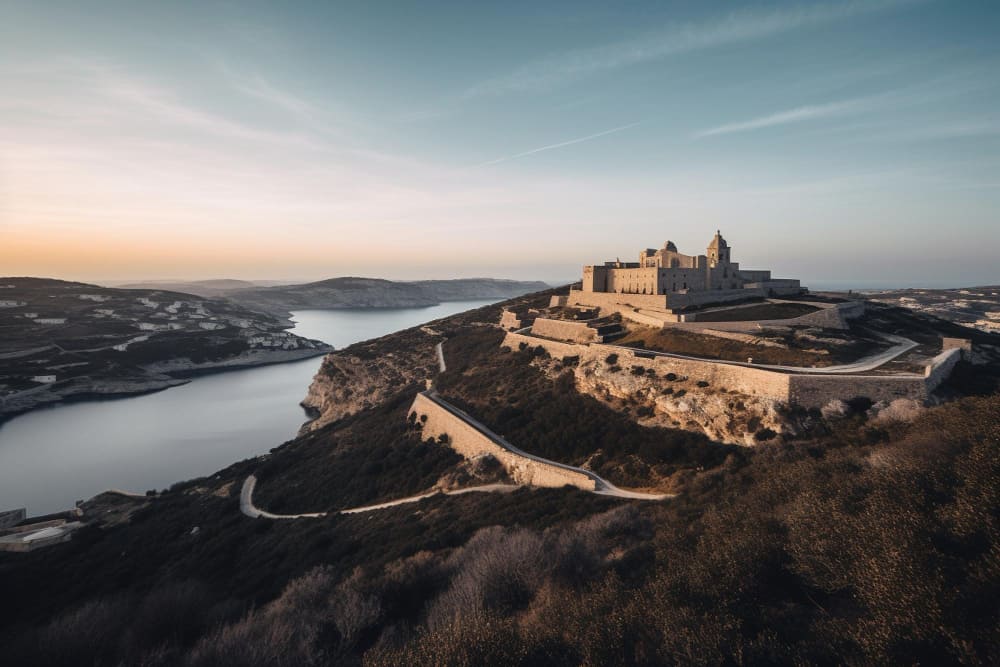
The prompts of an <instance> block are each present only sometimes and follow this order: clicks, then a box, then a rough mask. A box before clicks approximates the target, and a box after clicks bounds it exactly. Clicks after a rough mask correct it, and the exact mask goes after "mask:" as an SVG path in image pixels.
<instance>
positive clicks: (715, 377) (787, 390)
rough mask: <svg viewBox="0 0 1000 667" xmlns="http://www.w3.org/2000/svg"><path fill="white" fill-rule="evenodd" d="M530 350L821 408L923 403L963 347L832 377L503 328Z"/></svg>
mask: <svg viewBox="0 0 1000 667" xmlns="http://www.w3.org/2000/svg"><path fill="white" fill-rule="evenodd" d="M522 343H523V344H525V345H527V346H528V347H530V348H534V347H538V346H541V347H543V348H544V349H545V350H546V351H548V353H549V354H550V355H552V356H553V357H554V358H556V359H562V358H564V357H580V360H581V361H585V360H595V361H598V362H604V361H605V360H606V359H607V356H608V355H609V354H616V355H618V362H617V363H618V365H619V366H621V367H622V369H624V370H623V372H627V370H628V369H629V368H630V367H631V366H642V367H643V368H653V369H654V370H655V371H656V372H657V374H659V375H665V374H667V373H674V374H676V375H678V376H684V377H687V378H689V379H691V380H694V381H696V382H697V381H704V382H708V383H709V386H712V387H714V388H716V389H719V388H724V389H726V390H728V391H738V392H741V393H743V394H747V395H750V396H760V397H764V398H770V399H773V400H776V401H780V402H782V403H794V404H796V405H799V406H802V407H804V408H821V407H823V406H824V405H826V404H827V403H829V402H830V401H833V400H846V399H851V398H855V397H858V396H864V397H867V398H869V399H871V400H872V401H875V402H878V401H890V402H891V401H893V400H895V399H897V398H912V399H914V400H917V401H926V400H927V398H928V396H929V395H930V394H931V392H933V391H934V390H935V389H936V388H937V387H938V386H939V385H940V384H941V383H942V382H944V380H945V379H947V377H948V376H949V375H950V374H951V371H952V369H954V367H955V364H956V363H958V360H959V359H960V358H961V354H962V350H961V349H959V348H952V349H948V350H945V351H944V352H942V353H941V354H939V355H938V356H936V357H934V359H933V360H931V362H930V364H928V365H927V366H926V367H925V369H924V374H923V375H922V376H921V375H837V374H829V375H823V374H810V373H782V372H778V371H772V370H767V369H764V368H754V367H753V366H743V365H739V364H723V363H719V362H716V361H710V360H694V359H678V358H675V357H665V356H658V355H651V356H646V355H644V354H643V352H642V351H641V350H638V351H637V350H634V349H629V348H623V347H618V346H615V345H603V344H592V345H582V344H576V343H560V342H556V341H550V340H544V339H541V338H535V337H533V336H529V335H525V334H521V333H513V332H508V333H507V335H506V336H505V337H504V340H503V343H502V345H503V346H504V347H509V348H510V349H511V350H518V349H520V346H521V344H522Z"/></svg>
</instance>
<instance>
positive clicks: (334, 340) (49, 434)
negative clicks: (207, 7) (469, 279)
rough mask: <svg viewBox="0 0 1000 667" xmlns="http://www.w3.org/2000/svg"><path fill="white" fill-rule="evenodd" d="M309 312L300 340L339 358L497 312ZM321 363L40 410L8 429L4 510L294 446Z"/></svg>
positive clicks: (164, 482)
mask: <svg viewBox="0 0 1000 667" xmlns="http://www.w3.org/2000/svg"><path fill="white" fill-rule="evenodd" d="M492 302H493V301H492V300H487V301H452V302H448V303H443V304H441V305H438V306H432V307H430V308H401V309H392V310H305V311H299V312H296V313H295V315H294V319H295V321H296V326H295V328H294V329H293V331H294V332H295V333H297V334H300V335H302V336H305V337H307V338H316V339H319V340H322V341H325V342H327V343H330V344H331V345H333V346H334V347H336V348H342V347H346V346H347V345H350V344H351V343H356V342H357V341H360V340H367V339H369V338H376V337H378V336H382V335H385V334H387V333H391V332H393V331H399V330H400V329H406V328H408V327H412V326H414V325H416V324H420V323H422V322H428V321H430V320H434V319H437V318H439V317H445V316H447V315H451V314H454V313H459V312H462V311H464V310H469V309H472V308H477V307H479V306H482V305H485V304H488V303H492ZM321 359H322V357H315V358H313V359H305V360H302V361H294V362H291V363H287V364H277V365H274V366H263V367H260V368H251V369H247V370H239V371H227V372H224V373H218V374H215V375H207V376H203V377H199V378H196V379H195V380H193V381H192V382H191V383H189V384H186V385H183V386H180V387H174V388H172V389H167V390H166V391H161V392H158V393H155V394H147V395H145V396H135V397H132V398H121V399H114V400H101V401H86V402H81V403H71V404H68V405H59V406H56V407H53V408H46V409H42V410H36V411H34V412H30V413H28V414H25V415H21V416H19V417H15V418H14V419H12V420H10V421H9V422H7V423H6V424H4V425H2V426H0V510H3V509H12V508H15V507H27V508H28V514H29V515H37V514H45V513H48V512H55V511H59V510H63V509H69V508H71V507H73V505H74V503H75V502H76V501H77V500H78V499H81V498H89V497H91V496H93V495H95V494H97V493H99V492H101V491H103V490H104V489H107V488H120V489H127V490H131V491H140V492H141V491H145V490H147V489H162V488H166V487H168V486H170V485H171V484H172V483H174V482H176V481H179V480H184V479H190V478H192V477H200V476H203V475H208V474H210V473H213V472H215V471H216V470H219V469H221V468H224V467H225V466H227V465H229V464H230V463H233V462H235V461H239V460H241V459H245V458H248V457H251V456H256V455H258V454H263V453H265V452H267V451H268V450H270V449H271V448H272V447H275V446H277V445H279V444H281V443H282V442H284V441H286V440H288V439H290V438H292V437H294V436H295V433H296V431H297V430H298V428H299V426H301V424H302V422H303V421H305V419H306V415H305V413H304V412H303V410H302V408H301V407H299V401H301V400H302V399H303V398H304V397H305V395H306V390H307V389H308V388H309V382H310V381H311V380H312V376H313V375H314V374H315V373H316V370H317V369H318V368H319V365H320V361H321Z"/></svg>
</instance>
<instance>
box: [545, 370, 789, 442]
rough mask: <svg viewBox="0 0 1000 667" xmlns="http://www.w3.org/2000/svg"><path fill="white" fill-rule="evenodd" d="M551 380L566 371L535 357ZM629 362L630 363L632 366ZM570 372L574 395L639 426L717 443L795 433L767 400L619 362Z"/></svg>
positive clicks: (780, 407)
mask: <svg viewBox="0 0 1000 667" xmlns="http://www.w3.org/2000/svg"><path fill="white" fill-rule="evenodd" d="M533 363H535V364H537V365H538V366H539V367H540V368H542V369H543V370H544V371H545V372H546V374H547V375H549V376H550V377H552V378H553V379H555V378H556V377H558V376H559V375H560V374H561V373H563V372H565V370H566V369H567V366H566V365H565V364H564V363H563V362H562V361H559V360H555V359H552V358H543V357H538V358H536V359H535V361H534V362H533ZM630 363H632V362H630ZM570 367H571V368H572V370H573V377H574V382H575V386H576V389H577V391H579V392H580V393H582V394H587V395H589V396H593V397H594V398H596V399H598V400H599V401H601V402H602V403H604V404H606V405H608V406H609V407H611V408H613V409H615V410H617V411H619V412H623V413H625V414H627V415H629V416H630V417H631V418H632V419H633V420H635V421H636V422H637V423H639V424H641V425H643V426H663V427H666V428H682V429H685V430H688V431H694V432H698V433H704V434H705V435H706V436H708V437H709V438H711V439H712V440H714V441H716V442H724V443H727V444H737V445H753V444H757V443H758V442H760V441H761V440H767V439H769V438H770V437H773V436H774V435H776V434H778V433H790V432H796V431H798V430H799V428H800V425H799V424H798V423H797V421H796V419H794V418H792V417H791V416H790V415H789V411H788V410H787V407H786V406H785V405H784V404H783V403H781V402H779V401H777V400H775V399H773V398H769V397H767V396H760V395H751V394H746V393H743V392H740V391H738V390H732V389H726V388H723V387H717V386H710V385H707V384H706V383H705V382H698V381H695V380H692V379H690V378H688V377H686V376H683V375H678V374H674V373H667V374H663V373H657V372H655V370H653V369H652V367H651V366H650V367H649V368H646V367H644V366H640V365H632V366H630V367H628V368H622V367H621V366H619V365H618V360H617V359H611V360H610V361H609V360H608V359H605V358H603V357H602V356H598V355H589V356H586V357H584V358H581V359H580V360H579V361H578V362H576V365H575V366H572V365H571V366H570Z"/></svg>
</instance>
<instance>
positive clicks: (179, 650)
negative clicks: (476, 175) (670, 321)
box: [0, 299, 1000, 666]
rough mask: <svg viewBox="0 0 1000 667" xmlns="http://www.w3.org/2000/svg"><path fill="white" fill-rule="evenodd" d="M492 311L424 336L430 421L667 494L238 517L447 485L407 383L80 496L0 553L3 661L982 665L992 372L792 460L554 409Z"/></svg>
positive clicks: (768, 443) (999, 656)
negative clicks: (74, 517) (140, 486)
mask: <svg viewBox="0 0 1000 667" xmlns="http://www.w3.org/2000/svg"><path fill="white" fill-rule="evenodd" d="M529 301H530V299H529ZM496 311H498V308H496V307H490V308H488V309H481V310H480V311H478V312H473V313H470V314H464V315H462V316H459V317H456V318H448V319H445V320H442V321H439V322H437V323H433V324H432V326H433V327H434V329H435V330H437V331H440V332H441V333H442V335H444V336H446V337H447V338H448V341H447V343H446V354H447V360H448V370H447V372H445V373H443V374H442V375H440V376H439V377H438V379H437V386H438V388H439V390H440V391H441V392H442V393H443V394H444V395H445V396H446V397H447V398H448V400H449V401H453V402H455V403H456V404H458V405H460V406H462V407H463V408H466V409H468V410H469V411H471V412H472V413H473V414H474V415H476V417H478V418H480V419H482V420H483V421H484V422H485V423H486V424H488V425H489V426H490V427H491V428H493V429H495V430H497V431H498V432H499V433H501V434H503V435H505V436H506V437H507V438H509V439H510V440H511V441H512V442H514V443H515V444H517V445H518V446H521V447H523V448H525V449H527V450H528V451H531V452H534V453H537V454H540V455H543V456H547V457H550V458H553V459H557V460H561V461H566V462H570V463H581V462H583V461H586V462H587V464H588V465H589V466H591V467H593V468H595V469H596V470H598V471H599V472H601V473H602V474H606V475H607V476H609V477H610V478H611V479H613V480H615V481H618V482H621V483H623V484H633V483H634V484H642V483H648V482H649V481H650V480H653V479H656V478H658V477H660V476H662V475H670V476H671V480H672V481H673V482H674V483H675V485H676V488H677V490H678V491H679V495H677V497H675V498H672V499H670V500H665V501H660V502H644V501H625V500H618V499H614V498H608V497H604V496H598V495H595V494H589V493H585V492H582V491H579V490H576V489H573V488H569V487H567V488H563V489H534V490H531V489H519V490H517V491H515V492H512V493H497V494H488V493H470V494H465V495H461V496H448V497H442V496H438V497H433V498H429V499H426V500H424V501H421V502H420V503H416V504H413V505H404V506H399V507H394V508H391V509H386V510H382V511H378V512H371V513H367V514H357V515H337V514H331V515H330V516H327V517H324V518H320V519H299V520H294V521H268V520H264V519H257V520H252V519H248V518H247V517H245V516H243V515H241V514H240V513H239V510H238V506H239V503H238V495H239V489H240V485H241V483H242V481H243V480H244V479H245V478H246V476H247V475H248V474H250V473H256V474H257V475H258V476H259V478H260V483H259V488H258V491H257V494H256V497H255V500H256V501H257V502H258V503H259V504H260V505H261V506H263V507H266V508H267V509H269V510H271V511H275V512H315V511H322V510H327V509H337V508H343V507H349V506H353V505H358V504H365V503H368V502H377V501H378V500H386V499H389V498H391V497H398V496H401V495H408V494H409V493H414V492H418V491H421V490H424V489H426V488H427V487H429V486H430V485H431V484H432V483H433V480H435V479H437V478H439V477H440V476H442V475H448V474H450V473H451V472H452V471H453V469H454V467H455V463H456V462H457V457H456V456H455V455H454V454H453V453H452V452H451V451H450V450H449V449H448V448H447V447H446V446H445V445H446V443H443V442H438V443H434V442H422V441H421V439H420V437H419V435H418V428H419V426H418V424H417V423H415V422H411V421H409V420H407V419H406V408H407V407H408V405H409V402H410V401H411V400H412V398H413V396H414V394H415V392H416V391H417V390H418V386H417V385H416V384H414V385H409V386H398V387H396V391H395V392H394V393H392V394H391V395H389V396H387V398H386V399H385V400H381V401H380V402H379V403H378V404H377V405H374V406H373V407H371V408H367V409H362V410H360V411H359V412H358V413H357V414H355V415H353V416H351V417H348V418H345V419H342V420H339V421H336V422H333V423H331V424H328V425H327V426H325V427H323V428H321V429H318V430H316V431H314V432H311V433H307V434H304V435H302V436H300V437H299V438H296V439H295V440H293V441H291V442H289V443H286V444H285V445H282V446H280V447H278V448H276V449H275V450H273V451H272V452H271V454H270V455H268V456H267V457H266V459H265V460H263V461H261V460H258V459H252V460H248V461H244V462H240V463H237V464H234V465H233V466H230V467H229V468H227V469H225V470H222V471H220V472H219V473H217V474H216V475H213V476H211V477H208V478H202V479H196V480H191V481H189V482H185V483H181V484H178V485H175V486H174V487H172V488H171V489H170V490H169V491H168V492H165V493H163V494H159V495H158V496H156V497H155V498H135V499H125V498H122V497H116V498H115V500H114V503H110V502H106V503H104V504H103V505H102V504H101V502H100V499H98V500H95V501H94V504H93V505H92V506H88V514H89V515H92V516H95V517H108V516H114V517H115V519H114V520H113V521H111V520H105V522H104V524H103V526H97V525H95V526H91V527H87V528H84V529H81V530H80V531H78V532H77V533H76V535H75V537H74V539H73V540H72V541H70V542H68V543H65V544H59V545H56V546H53V547H50V548H48V549H44V550H41V551H37V552H34V553H30V554H0V599H3V600H4V603H5V604H3V605H0V643H2V645H3V646H4V654H3V655H4V662H5V664H6V663H9V664H16V665H36V664H37V665H76V664H93V665H125V664H127V665H133V664H135V665H145V666H155V665H189V666H208V665H213V666H214V665H248V666H251V665H296V666H298V665H329V664H338V665H341V664H343V665H373V666H383V665H385V666H391V665H407V666H409V665H470V666H471V665H522V666H529V665H581V664H585V665H689V664H784V665H803V664H853V665H868V664H917V663H919V664H935V665H937V664H957V663H964V664H972V665H975V664H1000V648H998V647H1000V633H998V628H1000V608H998V607H997V605H996V600H997V598H998V596H1000V559H998V558H997V553H998V546H997V545H998V544H1000V541H998V537H1000V535H998V532H1000V457H998V456H997V453H998V448H1000V395H998V394H997V393H996V392H995V386H996V385H995V381H996V380H997V370H996V367H994V366H987V367H983V366H976V367H975V370H976V371H979V372H978V375H977V373H975V372H973V369H972V367H971V366H968V365H967V364H960V365H959V370H960V372H959V374H958V375H957V376H956V379H955V380H954V384H953V385H952V386H950V387H949V389H948V390H949V391H952V392H954V394H955V395H957V394H958V393H960V392H965V393H975V392H973V391H972V390H973V389H974V390H976V392H978V393H981V394H983V395H981V396H971V397H965V398H962V399H960V400H956V401H954V402H951V403H949V404H945V405H941V406H938V407H935V408H932V409H930V410H928V411H926V412H925V413H924V414H922V415H921V416H919V417H918V418H917V419H916V421H915V422H913V423H910V424H907V423H903V422H901V421H894V420H893V419H891V418H888V419H883V418H882V415H881V414H880V416H879V417H878V418H874V419H869V418H868V416H867V415H868V413H867V409H868V408H869V407H871V404H870V401H869V402H867V404H865V403H864V402H862V401H854V402H852V404H851V405H849V406H848V408H849V409H847V410H845V413H844V416H842V417H839V418H837V419H831V420H824V419H823V418H822V416H821V415H820V414H816V415H804V417H808V418H809V419H813V420H814V427H813V428H811V429H810V430H808V431H804V432H801V433H799V434H798V435H797V436H795V437H794V438H793V437H789V436H785V435H779V434H776V433H774V432H773V431H771V432H769V430H768V429H766V428H760V426H761V425H760V424H759V423H758V424H755V425H751V428H750V430H751V431H752V432H754V433H755V436H756V438H757V439H758V440H759V441H760V444H758V445H757V446H756V447H754V448H739V447H727V446H723V445H718V444H716V443H712V442H709V441H708V440H707V439H705V438H704V437H701V436H696V435H694V434H691V433H687V432H683V431H674V430H670V429H662V428H644V427H640V426H638V425H636V424H635V423H634V422H633V421H632V420H631V419H630V418H629V417H628V416H626V415H624V414H621V413H618V412H616V411H614V410H612V409H610V408H608V407H607V406H605V405H604V404H603V403H601V402H599V401H597V400H595V399H592V398H590V397H586V396H582V395H580V394H579V393H577V392H576V391H575V389H574V386H573V382H572V377H571V375H570V373H571V368H569V367H570V366H571V365H572V364H573V363H578V360H577V362H574V361H573V360H572V359H564V360H562V361H561V362H560V361H559V360H554V359H549V360H546V362H545V363H546V364H547V365H551V366H554V367H558V366H559V365H560V364H561V365H562V366H563V367H564V368H565V371H566V372H564V373H563V374H562V375H559V376H557V379H555V380H554V381H553V380H552V379H550V378H549V377H548V376H547V375H545V374H544V373H543V372H542V371H540V370H539V369H537V368H536V367H535V366H533V365H532V364H531V361H532V359H533V358H534V355H535V354H536V352H535V350H532V349H525V350H515V351H501V350H500V348H499V343H500V340H501V336H502V334H501V333H500V332H498V331H497V330H496V329H493V328H489V327H483V326H480V325H478V324H476V323H477V322H482V321H489V318H490V317H492V316H498V315H499V313H498V312H496ZM397 343H398V344H402V343H403V340H402V339H399V340H394V341H393V342H392V344H397ZM386 344H387V345H388V344H389V343H386ZM617 361H618V360H617V359H615V360H613V361H610V360H609V362H608V363H609V365H615V364H617ZM666 377H667V378H668V379H672V380H677V379H678V378H676V377H673V378H671V377H670V376H669V375H668V376H666ZM976 377H978V378H980V379H978V380H977V379H974V378H976ZM983 378H985V379H983ZM990 387H994V389H993V390H992V393H991V390H990ZM683 391H684V390H683V389H680V390H678V391H677V394H680V393H681V392H683ZM632 407H633V408H634V409H635V410H636V411H639V410H640V409H642V406H632ZM887 414H889V416H890V417H891V414H892V413H887ZM129 503H132V505H131V506H128V504H129ZM112 504H113V505H114V507H111V505H112ZM108 509H113V510H114V512H108V511H107V510H108ZM194 528H198V530H194Z"/></svg>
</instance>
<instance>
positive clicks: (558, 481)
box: [409, 334, 596, 491]
mask: <svg viewBox="0 0 1000 667" xmlns="http://www.w3.org/2000/svg"><path fill="white" fill-rule="evenodd" d="M514 335H517V334H514ZM409 413H410V414H416V416H417V420H418V421H419V422H422V424H423V436H424V438H425V439H426V438H438V437H440V436H442V435H447V436H448V444H449V446H450V447H451V448H452V449H454V450H455V451H456V452H458V453H459V454H461V455H462V456H463V457H465V458H466V459H474V458H476V457H478V456H483V455H485V454H489V455H490V456H493V457H494V458H495V459H497V460H498V461H500V464H501V465H502V466H503V467H504V469H505V470H506V471H507V474H509V475H510V477H511V479H513V480H514V482H516V483H517V484H524V485H528V486H545V487H557V488H558V487H563V486H566V485H567V484H569V485H571V486H575V487H577V488H580V489H583V490H585V491H593V490H594V489H595V488H596V484H595V482H594V480H593V479H591V478H590V477H587V476H586V475H584V474H582V473H578V472H574V471H572V470H565V469H563V468H559V467H558V466H554V465H550V464H546V463H542V462H540V461H535V460H533V459H529V458H525V457H523V456H519V455H517V454H515V453H513V452H511V451H508V450H506V449H504V448H503V447H501V446H500V445H499V444H497V443H496V442H494V441H493V440H492V439H491V438H489V437H488V436H487V435H486V434H484V433H482V432H481V431H479V430H478V429H476V428H474V427H473V426H471V425H470V424H467V423H466V422H465V421H463V420H462V419H460V418H459V417H457V416H456V415H454V414H452V413H451V412H449V411H448V410H447V409H445V408H444V407H442V406H440V405H438V404H437V403H436V402H434V400H432V399H430V398H428V397H427V396H425V395H423V394H417V397H416V398H415V399H413V405H411V406H410V411H409ZM424 417H427V419H426V420H424Z"/></svg>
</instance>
